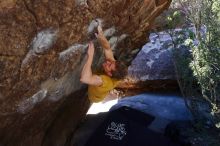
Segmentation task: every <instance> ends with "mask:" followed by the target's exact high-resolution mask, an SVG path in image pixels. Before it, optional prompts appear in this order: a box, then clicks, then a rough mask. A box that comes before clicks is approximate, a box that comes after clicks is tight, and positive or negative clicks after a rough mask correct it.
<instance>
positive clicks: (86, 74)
mask: <svg viewBox="0 0 220 146" xmlns="http://www.w3.org/2000/svg"><path fill="white" fill-rule="evenodd" d="M94 50H95V48H94V44H93V43H92V42H90V43H89V47H88V51H87V61H86V63H85V65H84V67H83V69H82V72H81V78H80V81H81V82H82V83H85V84H88V85H95V86H100V85H102V79H101V77H99V76H98V75H95V74H93V73H92V68H91V67H92V61H93V56H94Z"/></svg>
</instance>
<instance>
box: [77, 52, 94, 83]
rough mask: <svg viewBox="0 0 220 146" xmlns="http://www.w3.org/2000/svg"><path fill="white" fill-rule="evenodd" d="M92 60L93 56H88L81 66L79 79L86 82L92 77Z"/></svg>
mask: <svg viewBox="0 0 220 146" xmlns="http://www.w3.org/2000/svg"><path fill="white" fill-rule="evenodd" d="M92 61H93V57H91V56H88V58H87V61H86V63H85V65H84V66H83V69H82V72H81V78H80V81H81V82H83V83H87V84H88V80H89V79H90V78H91V77H92V68H91V66H92Z"/></svg>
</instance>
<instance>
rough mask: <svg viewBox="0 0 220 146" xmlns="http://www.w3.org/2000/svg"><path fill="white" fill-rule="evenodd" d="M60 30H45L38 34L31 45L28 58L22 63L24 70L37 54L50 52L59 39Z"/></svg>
mask: <svg viewBox="0 0 220 146" xmlns="http://www.w3.org/2000/svg"><path fill="white" fill-rule="evenodd" d="M57 34H58V30H54V29H52V28H48V29H45V30H43V31H41V32H39V33H38V34H37V36H36V37H35V38H34V39H33V41H32V43H31V47H30V50H29V52H28V53H27V55H26V57H25V58H24V60H23V61H22V65H21V68H23V67H24V66H25V65H26V64H27V63H28V62H29V61H30V60H31V59H32V58H33V56H35V55H36V54H37V53H43V52H45V51H47V50H49V49H50V48H51V47H52V45H53V44H54V42H55V41H56V39H57Z"/></svg>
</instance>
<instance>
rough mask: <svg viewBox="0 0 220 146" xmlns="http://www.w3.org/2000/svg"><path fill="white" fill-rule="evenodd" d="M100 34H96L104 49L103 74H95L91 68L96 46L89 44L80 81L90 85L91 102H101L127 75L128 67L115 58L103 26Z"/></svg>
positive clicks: (89, 95) (99, 28)
mask: <svg viewBox="0 0 220 146" xmlns="http://www.w3.org/2000/svg"><path fill="white" fill-rule="evenodd" d="M97 29H98V33H97V34H95V35H96V37H97V39H98V41H99V43H100V44H101V46H102V48H103V49H104V55H105V61H104V63H103V64H102V68H103V73H100V74H93V72H92V69H91V66H92V61H93V56H94V50H95V48H94V44H93V43H92V42H90V43H89V47H88V51H87V55H88V58H87V61H86V63H85V65H84V67H83V69H82V72H81V78H80V81H81V82H82V83H86V84H88V85H89V87H88V97H89V99H90V101H91V102H100V101H102V100H103V99H104V98H105V97H106V95H107V94H108V93H109V91H111V90H112V89H114V88H115V87H116V85H117V83H118V82H119V80H121V79H123V78H124V77H125V76H126V75H127V67H126V65H125V64H123V63H122V62H121V61H117V60H115V58H114V55H113V52H112V49H111V46H110V44H109V42H108V40H107V39H106V37H105V36H104V34H103V31H102V28H101V26H98V28H97Z"/></svg>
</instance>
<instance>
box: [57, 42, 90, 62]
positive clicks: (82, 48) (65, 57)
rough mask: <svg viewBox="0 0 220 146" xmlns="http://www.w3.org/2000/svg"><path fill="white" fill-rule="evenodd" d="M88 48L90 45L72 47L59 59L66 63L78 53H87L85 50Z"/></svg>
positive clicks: (60, 55) (61, 54)
mask: <svg viewBox="0 0 220 146" xmlns="http://www.w3.org/2000/svg"><path fill="white" fill-rule="evenodd" d="M87 47H88V45H87V44H86V45H83V44H74V45H72V46H70V47H69V48H68V49H66V50H64V51H63V52H61V53H60V54H59V59H60V60H62V61H66V60H68V59H69V58H71V57H72V56H73V55H74V54H75V53H77V52H78V51H80V52H85V49H86V48H87Z"/></svg>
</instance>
